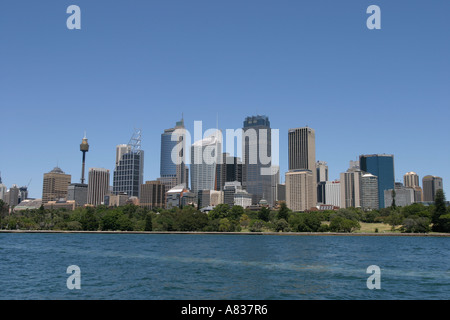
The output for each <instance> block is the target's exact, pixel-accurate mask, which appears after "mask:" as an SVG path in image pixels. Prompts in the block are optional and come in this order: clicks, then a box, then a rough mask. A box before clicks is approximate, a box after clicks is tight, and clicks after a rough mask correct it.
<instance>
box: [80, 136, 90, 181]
mask: <svg viewBox="0 0 450 320" xmlns="http://www.w3.org/2000/svg"><path fill="white" fill-rule="evenodd" d="M80 151H81V152H82V153H83V158H82V162H81V183H82V184H84V167H85V163H86V152H88V151H89V144H88V139H87V138H86V133H85V134H84V138H83V139H82V140H81V144H80Z"/></svg>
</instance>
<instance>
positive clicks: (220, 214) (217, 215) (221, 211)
mask: <svg viewBox="0 0 450 320" xmlns="http://www.w3.org/2000/svg"><path fill="white" fill-rule="evenodd" d="M229 211H230V206H229V205H228V204H227V203H221V204H218V205H217V206H215V207H214V209H212V210H211V211H210V212H209V218H210V219H211V220H215V219H222V218H226V217H228V212H229Z"/></svg>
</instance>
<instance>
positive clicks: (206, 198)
mask: <svg viewBox="0 0 450 320" xmlns="http://www.w3.org/2000/svg"><path fill="white" fill-rule="evenodd" d="M197 199H198V208H199V209H201V208H205V207H209V206H210V203H211V190H198V198H197Z"/></svg>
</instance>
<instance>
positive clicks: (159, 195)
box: [139, 181, 168, 209]
mask: <svg viewBox="0 0 450 320" xmlns="http://www.w3.org/2000/svg"><path fill="white" fill-rule="evenodd" d="M166 191H168V189H166V186H165V185H164V184H162V183H161V181H145V184H142V185H141V198H140V204H139V205H140V206H141V207H144V208H147V209H154V208H164V207H165V205H166Z"/></svg>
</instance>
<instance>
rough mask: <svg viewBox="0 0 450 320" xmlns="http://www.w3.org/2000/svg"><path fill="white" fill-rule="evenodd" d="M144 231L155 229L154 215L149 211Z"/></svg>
mask: <svg viewBox="0 0 450 320" xmlns="http://www.w3.org/2000/svg"><path fill="white" fill-rule="evenodd" d="M144 231H153V224H152V215H151V214H150V213H147V214H146V216H145V227H144Z"/></svg>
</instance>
